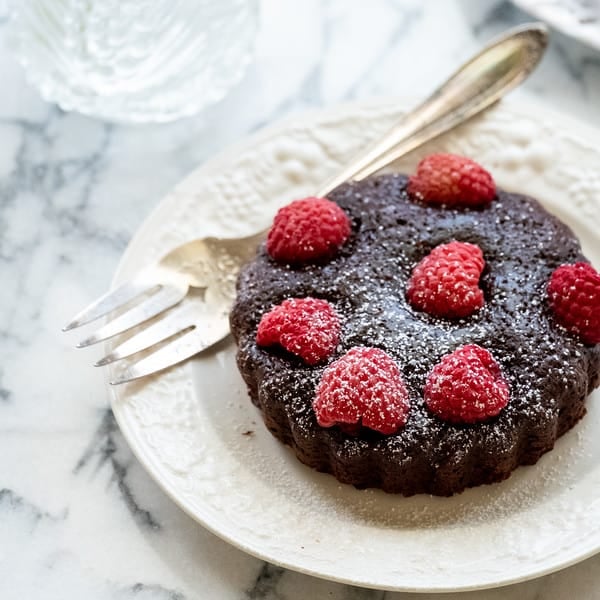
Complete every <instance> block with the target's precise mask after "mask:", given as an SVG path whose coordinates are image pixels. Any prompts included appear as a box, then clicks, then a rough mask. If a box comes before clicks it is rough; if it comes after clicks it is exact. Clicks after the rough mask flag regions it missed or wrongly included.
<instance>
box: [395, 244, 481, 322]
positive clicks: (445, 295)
mask: <svg viewBox="0 0 600 600" xmlns="http://www.w3.org/2000/svg"><path fill="white" fill-rule="evenodd" d="M484 266H485V261H484V260H483V253H482V252H481V249H480V248H479V246H476V245H475V244H468V243H465V242H450V243H449V244H442V245H441V246H437V247H436V248H434V249H433V250H432V251H431V252H430V253H429V254H428V255H427V256H426V257H425V258H423V260H421V262H420V263H419V264H417V266H416V267H415V268H414V269H413V272H412V275H411V277H410V280H409V281H408V287H407V290H406V297H407V298H408V301H409V302H410V304H411V305H412V307H413V308H416V309H417V310H422V311H423V312H426V313H428V314H430V315H434V316H436V317H446V318H449V319H452V318H462V317H467V316H469V315H470V314H472V313H474V312H475V311H476V310H478V309H479V308H481V307H482V306H483V302H484V300H483V292H482V291H481V289H480V288H479V277H480V276H481V272H482V271H483V267H484Z"/></svg>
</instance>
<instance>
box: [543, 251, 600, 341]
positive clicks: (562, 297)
mask: <svg viewBox="0 0 600 600" xmlns="http://www.w3.org/2000/svg"><path fill="white" fill-rule="evenodd" d="M548 300H549V303H550V308H551V309H552V311H553V313H554V315H555V317H556V319H557V321H558V322H559V323H560V324H561V325H562V326H563V327H564V328H565V329H567V330H569V331H570V332H571V333H574V334H575V335H578V336H579V337H580V338H581V340H582V341H583V342H585V343H586V344H598V343H600V273H598V271H596V269H594V267H592V265H590V264H588V263H584V262H579V263H575V264H573V265H561V266H560V267H558V268H557V269H556V270H555V271H554V272H553V273H552V276H551V277H550V282H549V283H548Z"/></svg>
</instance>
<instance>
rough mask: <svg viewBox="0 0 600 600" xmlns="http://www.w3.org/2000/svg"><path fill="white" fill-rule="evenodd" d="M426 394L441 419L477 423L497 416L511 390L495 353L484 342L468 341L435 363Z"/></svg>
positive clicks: (426, 400) (426, 401) (428, 404)
mask: <svg viewBox="0 0 600 600" xmlns="http://www.w3.org/2000/svg"><path fill="white" fill-rule="evenodd" d="M424 397H425V404H427V407H428V408H429V410H430V411H431V412H432V413H434V414H435V415H437V416H438V417H439V418H440V419H443V420H444V421H450V422H451V423H476V422H478V421H485V420H486V419H489V418H490V417H495V416H496V415H497V414H498V413H499V412H500V411H501V410H502V409H503V408H504V407H505V406H506V405H507V404H508V400H509V390H508V384H507V383H506V380H505V379H504V377H503V376H502V373H501V372H500V367H499V366H498V363H497V362H496V361H495V360H494V357H493V356H492V355H491V354H490V353H489V352H488V351H487V350H486V349H485V348H481V346H477V345H476V344H467V345H466V346H462V348H458V350H455V351H454V352H452V353H451V354H446V356H444V357H443V358H442V360H441V361H440V362H439V363H438V364H437V365H435V367H433V369H432V370H431V372H430V373H429V375H428V376H427V381H426V383H425V391H424Z"/></svg>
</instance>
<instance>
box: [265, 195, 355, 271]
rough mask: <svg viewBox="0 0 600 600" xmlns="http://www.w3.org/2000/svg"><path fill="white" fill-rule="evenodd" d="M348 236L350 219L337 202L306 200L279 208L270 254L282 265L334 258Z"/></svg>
mask: <svg viewBox="0 0 600 600" xmlns="http://www.w3.org/2000/svg"><path fill="white" fill-rule="evenodd" d="M349 237H350V219H349V218H348V215H347V214H346V213H345V212H344V211H343V210H342V209H341V208H340V207H339V206H338V205H337V204H336V203H335V202H332V201H331V200H328V199H327V198H304V199H303V200H294V202H292V203H291V204H288V205H287V206H284V207H283V208H280V209H279V211H278V212H277V214H276V215H275V219H274V221H273V226H272V227H271V229H270V231H269V235H268V237H267V251H268V252H269V254H270V255H271V257H272V258H274V259H275V260H277V261H280V262H287V263H304V262H311V261H314V260H316V259H319V258H328V257H331V256H333V255H334V254H335V253H336V252H337V251H338V249H339V248H340V246H342V244H343V243H344V242H345V241H346V240H347V239H348V238H349Z"/></svg>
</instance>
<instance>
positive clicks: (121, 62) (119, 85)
mask: <svg viewBox="0 0 600 600" xmlns="http://www.w3.org/2000/svg"><path fill="white" fill-rule="evenodd" d="M257 25H258V0H13V2H12V5H11V45H12V46H13V48H14V51H15V53H16V56H17V58H18V60H19V61H20V62H21V64H22V65H23V67H24V68H25V70H26V73H27V78H28V80H29V81H30V82H31V84H32V85H34V86H35V87H37V88H38V89H39V90H40V92H41V94H42V96H43V97H44V98H45V99H46V100H48V101H51V102H56V103H57V104H58V105H59V106H60V107H61V108H62V109H64V110H67V111H69V110H75V111H78V112H81V113H84V114H88V115H92V116H96V117H101V118H104V119H107V120H113V121H129V122H143V121H170V120H173V119H176V118H179V117H183V116H188V115H191V114H194V113H196V112H198V111H199V110H201V109H202V108H204V107H206V106H208V105H209V104H212V103H214V102H216V101H218V100H220V99H221V98H222V97H223V96H224V95H225V93H226V92H227V91H228V90H229V89H230V88H231V87H232V86H233V85H234V84H235V83H237V82H238V81H239V80H240V79H241V77H242V75H243V73H244V70H245V67H246V65H247V64H248V62H249V61H250V58H251V55H252V50H253V44H254V39H255V35H256V30H257Z"/></svg>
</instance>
